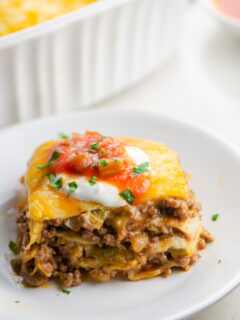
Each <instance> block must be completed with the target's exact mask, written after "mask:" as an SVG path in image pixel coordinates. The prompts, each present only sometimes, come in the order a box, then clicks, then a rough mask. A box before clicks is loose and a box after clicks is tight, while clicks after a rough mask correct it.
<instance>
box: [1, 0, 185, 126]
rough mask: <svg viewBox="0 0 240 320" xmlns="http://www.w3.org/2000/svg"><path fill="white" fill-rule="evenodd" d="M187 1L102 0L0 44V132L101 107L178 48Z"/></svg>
mask: <svg viewBox="0 0 240 320" xmlns="http://www.w3.org/2000/svg"><path fill="white" fill-rule="evenodd" d="M184 3H185V0H100V1H99V2H96V3H93V4H91V5H88V6H86V7H84V8H81V9H79V10H77V11H74V12H72V13H69V14H67V15H65V16H61V17H59V18H56V19H53V20H51V21H48V22H45V23H42V24H40V25H37V26H34V27H32V28H29V29H25V30H22V31H19V32H17V33H15V34H11V35H8V36H5V37H2V38H0V126H3V125H7V124H10V123H13V122H17V121H25V120H28V119H31V118H33V117H37V116H44V115H47V114H51V113H61V112H65V111H69V110H75V109H80V108H84V107H88V106H90V105H93V104H96V103H98V102H100V101H101V100H103V99H105V98H108V97H110V96H111V95H113V94H115V93H117V92H120V91H121V90H123V89H125V88H126V87H128V86H130V85H132V84H134V83H135V82H137V81H139V80H140V79H141V78H142V77H144V76H145V75H147V74H148V73H149V72H151V71H152V70H153V69H154V68H155V67H156V66H157V65H159V64H160V63H162V62H163V61H165V60H166V59H167V58H168V57H169V56H170V54H171V53H172V52H173V50H174V48H175V46H176V39H177V35H178V30H179V24H180V20H181V19H180V17H181V14H182V11H183V6H184Z"/></svg>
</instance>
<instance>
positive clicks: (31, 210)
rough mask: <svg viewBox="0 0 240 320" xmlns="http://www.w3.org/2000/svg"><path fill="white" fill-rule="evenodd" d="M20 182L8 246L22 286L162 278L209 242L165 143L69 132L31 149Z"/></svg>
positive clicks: (193, 257) (186, 263) (189, 262)
mask: <svg viewBox="0 0 240 320" xmlns="http://www.w3.org/2000/svg"><path fill="white" fill-rule="evenodd" d="M24 180H25V186H26V188H27V199H26V200H25V201H23V202H22V203H20V204H19V206H18V209H19V213H18V215H17V224H18V227H19V229H20V231H19V234H18V237H17V247H18V248H19V249H20V257H21V275H22V276H23V278H24V280H25V282H26V283H27V284H29V285H31V286H40V285H42V284H43V283H45V282H47V281H48V280H57V281H58V282H59V283H60V285H61V286H62V287H70V286H74V285H79V284H81V282H82V281H84V280H96V281H108V280H110V279H111V278H114V277H118V278H119V277H121V278H127V279H129V280H133V281H137V280H141V279H146V278H152V277H154V276H157V275H161V276H167V275H169V274H170V273H171V270H172V268H175V267H177V268H181V269H183V270H188V269H189V268H190V266H191V265H192V264H193V263H195V262H196V261H197V259H198V257H199V254H198V250H199V249H202V248H204V247H205V246H206V242H210V241H212V237H211V236H210V235H209V233H208V232H207V231H204V229H203V227H202V223H201V215H200V213H199V212H200V210H201V205H200V204H199V203H198V202H197V201H196V199H195V196H194V195H193V193H192V192H191V191H190V190H189V186H188V181H187V178H186V176H185V175H184V172H183V170H182V168H181V166H180V163H179V160H178V157H177V155H176V153H175V152H173V151H171V150H169V149H168V147H167V146H166V145H165V144H161V143H157V142H153V141H147V140H140V139H131V138H111V137H105V136H102V135H101V134H99V133H97V132H86V133H85V134H82V135H81V134H73V135H72V138H69V139H58V140H55V141H50V142H47V143H45V144H43V145H41V146H40V147H39V148H37V149H36V151H35V152H34V154H33V156H32V158H31V160H30V162H29V165H28V170H27V173H26V176H25V179H24Z"/></svg>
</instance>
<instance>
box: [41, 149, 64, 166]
mask: <svg viewBox="0 0 240 320" xmlns="http://www.w3.org/2000/svg"><path fill="white" fill-rule="evenodd" d="M60 155H61V153H60V152H58V151H56V150H55V151H53V153H52V156H51V158H50V160H49V161H48V162H47V163H46V164H44V165H42V166H37V167H36V169H39V170H41V169H43V168H46V167H49V166H50V165H51V164H53V163H54V162H55V161H56V160H57V159H58V158H59V157H60Z"/></svg>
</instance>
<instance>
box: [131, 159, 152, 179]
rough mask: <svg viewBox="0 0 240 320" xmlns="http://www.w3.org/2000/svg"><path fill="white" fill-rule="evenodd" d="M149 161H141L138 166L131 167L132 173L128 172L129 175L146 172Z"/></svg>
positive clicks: (133, 175)
mask: <svg viewBox="0 0 240 320" xmlns="http://www.w3.org/2000/svg"><path fill="white" fill-rule="evenodd" d="M148 166H149V162H143V163H141V164H140V165H139V166H138V167H133V171H134V173H132V174H130V176H131V177H135V176H138V175H139V174H143V173H144V172H148V171H149V169H148Z"/></svg>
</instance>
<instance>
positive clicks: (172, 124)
mask: <svg viewBox="0 0 240 320" xmlns="http://www.w3.org/2000/svg"><path fill="white" fill-rule="evenodd" d="M86 129H88V130H97V131H100V132H101V133H102V134H105V135H113V136H132V137H139V138H146V139H154V140H157V141H161V142H165V143H167V144H168V145H169V147H170V148H172V149H174V150H175V151H177V153H178V155H179V157H180V160H181V163H182V166H183V168H184V169H185V170H186V171H188V172H190V173H192V175H193V179H192V181H191V188H192V189H193V190H194V192H195V194H196V196H197V198H198V199H199V200H200V201H201V202H202V204H203V212H202V213H203V221H204V225H205V226H206V227H207V229H209V231H210V232H211V233H212V234H213V235H214V236H215V238H216V240H215V242H214V243H213V244H210V245H209V246H208V247H207V248H206V249H205V250H204V251H202V253H201V255H202V258H201V259H200V261H199V262H198V263H197V264H196V265H195V266H193V267H192V269H191V270H190V271H189V272H180V273H174V274H173V275H171V276H170V277H168V278H166V279H163V278H161V277H158V278H154V279H150V280H144V281H140V282H137V283H134V282H127V281H111V282H108V283H84V284H83V285H81V286H80V287H75V288H72V289H71V293H70V294H69V295H66V294H64V293H62V292H61V291H59V290H58V289H57V288H56V287H55V286H51V287H50V288H48V289H46V288H38V289H31V288H24V287H23V286H22V285H19V284H18V285H16V282H15V281H14V277H13V276H12V274H11V271H10V270H11V269H10V267H9V263H8V261H7V260H6V252H8V249H7V244H8V242H9V240H10V239H15V236H16V227H15V223H14V221H13V218H11V217H9V216H6V215H5V214H3V213H2V214H1V215H0V319H4V320H13V319H14V320H15V319H16V318H17V319H19V320H30V319H31V320H32V319H34V320H40V319H41V320H42V319H44V320H50V319H51V320H53V319H57V320H66V319H71V320H75V319H78V320H79V319H80V320H81V319H82V320H95V319H103V320H110V319H111V320H115V319H119V320H120V319H121V320H122V319H124V320H128V319H131V320H132V319H138V320H143V319H144V320H146V319H151V320H157V319H161V320H163V319H164V320H166V319H168V320H170V319H182V318H183V317H185V316H189V315H191V314H193V313H194V312H197V311H199V310H200V309H202V308H205V307H206V306H208V305H210V304H212V303H213V302H215V301H216V300H218V299H220V298H221V297H222V296H223V295H225V294H227V293H228V292H229V291H230V290H231V289H233V288H234V287H235V286H237V285H238V284H239V282H240V254H239V243H240V232H239V227H240V205H239V185H240V155H239V154H238V153H237V151H235V150H234V148H232V147H231V146H229V145H228V144H227V143H226V142H225V141H224V140H222V139H220V138H218V137H217V136H215V135H214V134H212V133H209V132H207V131H204V130H202V129H199V128H196V127H194V126H192V125H190V124H187V123H184V122H179V121H176V120H172V119H168V118H165V117H161V116H159V115H155V114H142V113H136V112H127V111H125V112H109V111H100V112H96V111H92V112H86V113H77V114H71V115H67V116H66V115H64V116H59V117H52V118H48V119H43V120H38V121H34V122H30V123H26V124H21V125H17V126H14V127H11V128H9V129H5V130H3V131H2V132H1V133H0V150H1V151H0V155H1V156H0V177H1V178H0V187H1V192H0V206H1V211H2V212H3V211H4V210H5V209H7V208H8V207H9V206H10V205H11V204H12V203H14V202H15V201H16V194H17V190H18V189H19V184H18V179H19V177H20V176H21V175H22V174H23V173H24V171H25V169H26V162H27V160H28V159H29V157H30V155H31V153H32V151H33V150H34V149H35V148H36V146H38V145H39V144H40V143H42V142H43V141H46V140H49V139H52V138H56V137H57V136H58V133H59V132H65V133H70V132H74V131H75V132H76V131H77V132H83V131H84V130H86ZM215 213H218V214H219V218H218V220H217V221H215V222H214V221H212V220H211V217H212V215H213V214H215ZM219 259H221V263H218V261H219ZM16 300H19V301H20V303H15V301H16Z"/></svg>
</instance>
